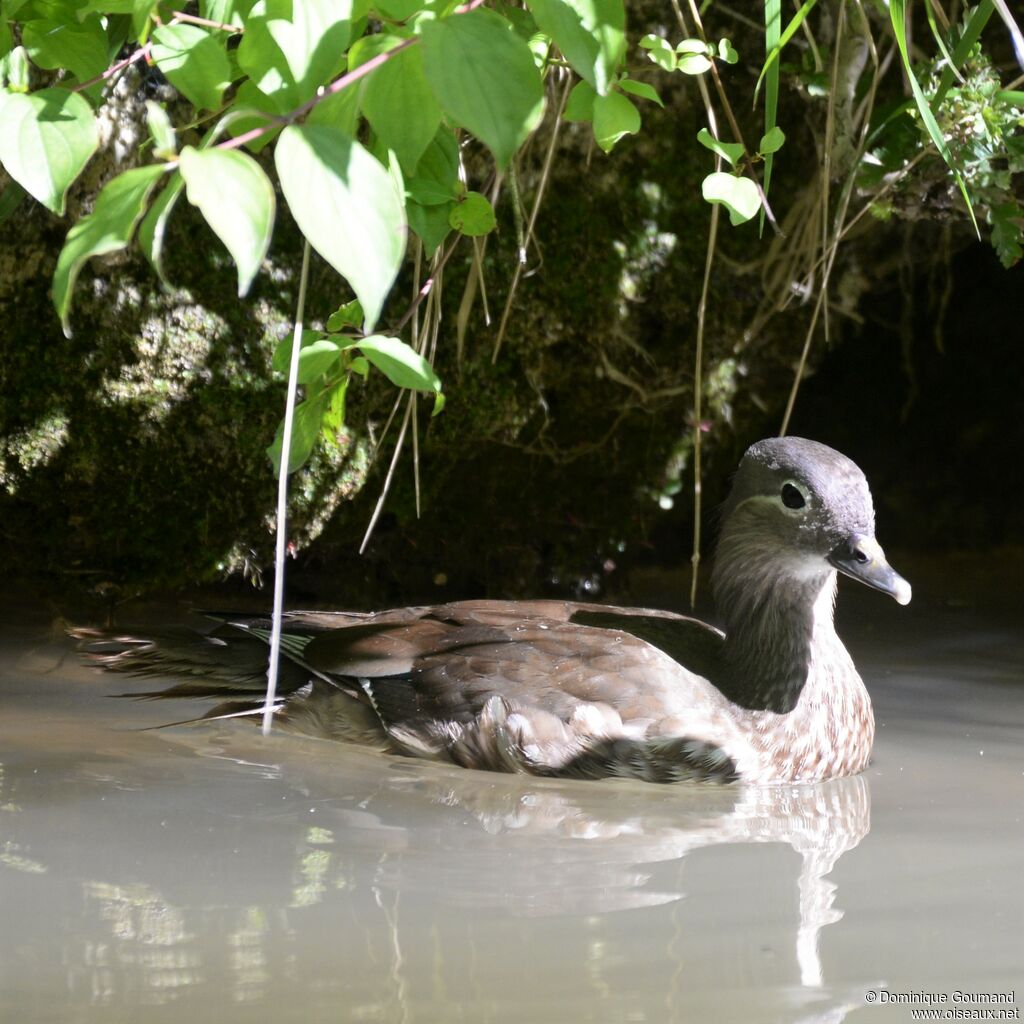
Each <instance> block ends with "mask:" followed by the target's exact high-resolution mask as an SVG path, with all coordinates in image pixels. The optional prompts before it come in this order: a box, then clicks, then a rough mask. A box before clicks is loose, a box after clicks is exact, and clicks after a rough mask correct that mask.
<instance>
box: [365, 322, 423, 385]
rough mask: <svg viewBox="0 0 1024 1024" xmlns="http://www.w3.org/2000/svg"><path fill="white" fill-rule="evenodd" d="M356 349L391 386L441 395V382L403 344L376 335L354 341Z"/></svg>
mask: <svg viewBox="0 0 1024 1024" xmlns="http://www.w3.org/2000/svg"><path fill="white" fill-rule="evenodd" d="M356 347H357V348H358V349H359V350H360V351H361V352H362V353H363V355H364V356H366V358H367V359H369V360H370V362H371V363H373V365H374V366H376V367H377V369H378V370H380V372H381V373H383V374H384V376H385V377H387V379H388V380H389V381H391V383H392V384H395V385H397V386H398V387H400V388H411V389H412V390H414V391H433V392H436V393H437V394H440V392H441V381H440V379H439V378H438V376H437V374H436V373H434V368H433V367H432V366H431V365H430V363H428V362H427V361H426V359H424V358H423V356H421V355H420V354H419V353H418V352H417V351H416V350H415V349H414V348H411V347H410V346H408V345H406V343H405V342H404V341H400V340H399V339H398V338H386V337H384V336H383V335H380V334H375V335H373V337H371V338H362V339H361V340H360V341H357V342H356Z"/></svg>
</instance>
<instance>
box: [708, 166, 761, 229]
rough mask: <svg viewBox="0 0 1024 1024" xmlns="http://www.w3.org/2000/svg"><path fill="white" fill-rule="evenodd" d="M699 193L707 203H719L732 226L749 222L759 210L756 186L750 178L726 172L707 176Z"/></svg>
mask: <svg viewBox="0 0 1024 1024" xmlns="http://www.w3.org/2000/svg"><path fill="white" fill-rule="evenodd" d="M701 191H702V192H703V194H704V198H705V199H706V200H707V201H708V202H709V203H721V204H722V205H723V206H724V207H725V208H726V209H727V210H728V211H729V222H730V223H731V224H733V225H734V226H735V225H737V224H743V223H744V222H745V221H748V220H750V218H751V217H753V216H754V214H756V213H757V211H758V210H759V209H760V208H761V197H760V196H759V195H758V194H757V186H756V185H755V184H754V183H753V182H752V181H751V180H750V178H742V177H737V176H736V175H735V174H729V173H728V172H726V171H716V172H715V173H714V174H709V175H708V176H707V177H706V178H705V179H704V182H703V185H702V186H701Z"/></svg>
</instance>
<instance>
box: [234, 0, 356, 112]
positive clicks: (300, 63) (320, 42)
mask: <svg viewBox="0 0 1024 1024" xmlns="http://www.w3.org/2000/svg"><path fill="white" fill-rule="evenodd" d="M352 14H353V11H352V0H301V2H298V0H296V2H294V3H293V0H258V2H257V3H256V4H254V5H253V8H252V10H251V11H250V12H249V16H248V18H247V19H246V23H245V34H244V35H243V36H242V42H241V44H240V45H239V47H238V63H239V66H240V67H241V68H242V70H243V71H245V72H246V73H247V74H248V75H249V76H250V78H251V79H252V81H253V84H254V85H255V86H256V87H257V88H258V89H259V90H260V91H261V92H262V93H263V94H264V95H266V96H268V97H269V98H270V99H271V101H272V102H273V103H274V104H275V105H276V107H277V112H278V113H280V114H285V113H287V112H288V111H290V110H293V109H294V108H295V107H297V106H299V105H300V104H302V103H304V102H305V101H306V100H308V99H311V98H312V97H313V96H314V95H315V93H316V90H317V89H318V88H319V87H320V86H321V85H323V84H325V83H326V82H327V81H329V80H330V79H331V78H333V77H334V75H336V74H337V73H338V71H340V70H341V68H342V67H344V64H345V51H346V49H347V47H348V42H349V36H350V35H351V31H352V25H351V21H352Z"/></svg>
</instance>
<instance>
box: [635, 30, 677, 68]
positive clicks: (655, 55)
mask: <svg viewBox="0 0 1024 1024" xmlns="http://www.w3.org/2000/svg"><path fill="white" fill-rule="evenodd" d="M640 46H641V48H642V49H644V50H647V51H648V52H647V56H648V57H650V58H651V60H652V61H654V63H655V64H657V65H658V67H660V68H661V69H662V70H664V71H675V69H676V51H675V50H673V49H672V46H671V45H670V44H669V42H668V40H666V39H662V38H661V36H655V35H646V36H644V37H643V39H641V40H640Z"/></svg>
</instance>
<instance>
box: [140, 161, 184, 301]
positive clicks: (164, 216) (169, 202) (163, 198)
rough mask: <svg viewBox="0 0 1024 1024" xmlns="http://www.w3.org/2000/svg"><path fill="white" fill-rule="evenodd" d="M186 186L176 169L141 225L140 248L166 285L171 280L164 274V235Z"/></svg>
mask: <svg viewBox="0 0 1024 1024" xmlns="http://www.w3.org/2000/svg"><path fill="white" fill-rule="evenodd" d="M184 187H185V181H184V179H183V178H182V176H181V174H179V173H178V172H177V171H175V173H174V174H173V175H172V176H171V180H170V181H169V182H168V183H167V184H166V185H165V186H164V188H163V191H162V192H161V193H160V195H158V196H157V197H156V201H155V202H154V203H153V205H152V206H151V207H150V208H149V212H148V213H147V214H146V216H145V217H144V218H143V219H142V223H141V224H140V225H139V248H140V249H141V250H142V252H143V255H144V256H145V257H146V259H147V260H149V262H150V264H151V266H152V267H153V269H154V270H155V271H156V274H157V277H159V278H160V280H161V281H162V282H163V283H164V284H165V285H166V284H169V282H168V280H167V277H166V276H165V274H164V262H163V254H164V237H165V235H166V233H167V224H168V222H169V221H170V219H171V212H172V211H173V210H174V204H175V203H176V202H177V201H178V196H180V195H181V190H182V189H183V188H184Z"/></svg>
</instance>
